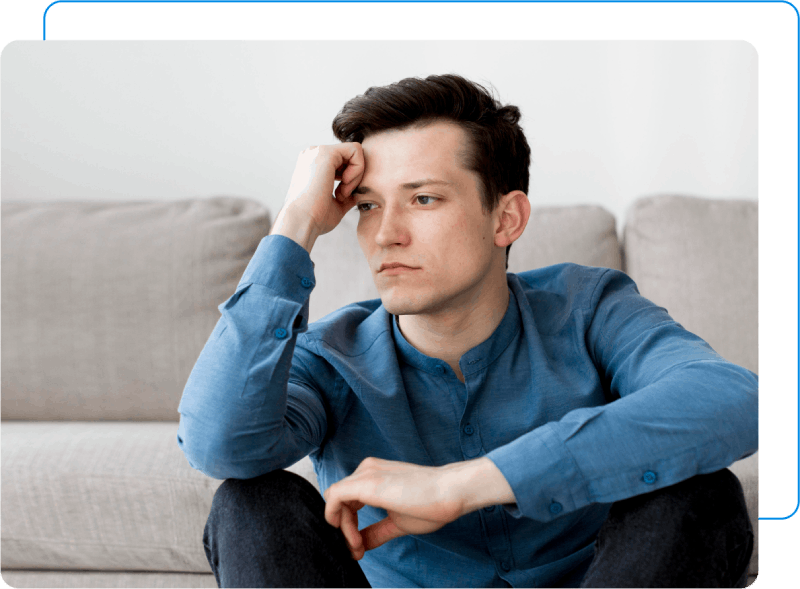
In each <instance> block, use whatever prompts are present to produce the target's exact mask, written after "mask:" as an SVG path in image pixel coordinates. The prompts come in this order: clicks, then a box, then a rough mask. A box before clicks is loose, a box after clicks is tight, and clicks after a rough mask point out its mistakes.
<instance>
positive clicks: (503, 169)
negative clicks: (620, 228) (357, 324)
mask: <svg viewBox="0 0 800 589" xmlns="http://www.w3.org/2000/svg"><path fill="white" fill-rule="evenodd" d="M520 117H521V114H520V111H519V108H517V107H516V106H513V105H510V104H508V105H505V106H503V105H502V104H501V103H500V102H498V101H497V100H495V99H494V98H493V97H492V95H491V94H490V93H489V92H488V91H487V90H486V88H484V87H483V86H481V85H480V84H476V83H474V82H471V81H469V80H467V79H465V78H463V77H461V76H458V75H455V74H446V75H441V76H428V77H427V78H425V79H422V78H405V79H403V80H400V81H399V82H396V83H394V84H389V85H388V86H373V87H371V88H369V89H367V91H366V92H364V94H362V95H359V96H356V97H355V98H352V99H350V100H348V101H347V102H346V103H345V105H344V106H343V107H342V110H341V111H340V112H339V114H337V115H336V117H335V118H334V119H333V125H332V127H333V134H334V135H335V136H336V138H337V139H339V141H343V142H345V141H355V142H358V143H361V142H362V141H364V139H365V138H366V137H368V136H369V135H372V134H374V133H379V132H381V131H388V130H390V129H392V130H398V129H405V128H408V127H412V126H425V125H428V124H430V123H433V122H436V121H442V120H444V121H452V122H454V123H456V124H458V125H459V126H460V127H461V128H462V129H464V131H466V133H467V136H468V137H469V138H470V139H471V143H472V144H471V145H470V146H468V149H466V150H465V157H464V160H463V165H464V167H465V168H466V169H468V170H472V171H473V172H475V173H476V174H478V176H479V178H480V180H481V188H482V190H481V203H482V205H483V210H484V212H486V213H490V212H492V211H493V210H494V209H495V207H496V206H497V204H498V202H499V200H500V197H501V196H502V195H504V194H508V193H509V192H512V191H513V190H521V191H522V192H524V193H525V194H527V193H528V180H529V171H528V169H529V168H530V164H531V150H530V147H529V146H528V142H527V140H526V139H525V134H524V133H523V131H522V127H520V126H519V124H518V122H519V119H520ZM510 249H511V246H510V245H509V246H508V247H507V248H506V268H508V250H510Z"/></svg>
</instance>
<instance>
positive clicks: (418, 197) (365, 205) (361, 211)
mask: <svg viewBox="0 0 800 589" xmlns="http://www.w3.org/2000/svg"><path fill="white" fill-rule="evenodd" d="M415 198H417V199H420V198H429V199H433V200H439V198H438V197H436V196H428V195H427V194H420V195H418V196H416V197H415ZM422 204H423V206H425V205H429V204H431V203H430V202H424V203H422ZM371 205H372V203H371V202H361V203H358V204H357V205H356V209H358V212H360V213H368V212H369V211H371V210H372V209H362V208H361V207H368V206H371Z"/></svg>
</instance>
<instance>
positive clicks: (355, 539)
mask: <svg viewBox="0 0 800 589" xmlns="http://www.w3.org/2000/svg"><path fill="white" fill-rule="evenodd" d="M341 514H342V518H341V521H342V527H341V529H342V533H343V534H344V538H345V540H347V547H348V548H349V549H350V554H351V555H352V556H353V558H354V559H356V560H361V558H362V557H363V556H364V543H363V541H362V539H361V532H359V531H358V512H357V511H356V510H354V509H352V508H351V507H349V506H347V505H344V506H342V510H341Z"/></svg>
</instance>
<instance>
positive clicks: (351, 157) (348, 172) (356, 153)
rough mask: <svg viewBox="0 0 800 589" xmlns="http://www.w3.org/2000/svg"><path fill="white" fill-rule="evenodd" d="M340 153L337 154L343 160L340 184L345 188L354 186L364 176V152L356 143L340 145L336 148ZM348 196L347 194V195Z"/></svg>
mask: <svg viewBox="0 0 800 589" xmlns="http://www.w3.org/2000/svg"><path fill="white" fill-rule="evenodd" d="M338 147H339V148H340V149H341V151H340V152H339V153H340V155H341V157H342V158H343V159H344V162H343V164H344V166H345V167H344V168H343V169H342V168H341V166H340V168H339V169H342V184H344V185H347V186H356V185H358V183H359V182H361V178H362V177H363V176H364V169H365V164H364V151H363V150H362V148H361V144H360V143H357V142H351V143H342V144H340V145H339V146H338ZM348 194H349V193H348Z"/></svg>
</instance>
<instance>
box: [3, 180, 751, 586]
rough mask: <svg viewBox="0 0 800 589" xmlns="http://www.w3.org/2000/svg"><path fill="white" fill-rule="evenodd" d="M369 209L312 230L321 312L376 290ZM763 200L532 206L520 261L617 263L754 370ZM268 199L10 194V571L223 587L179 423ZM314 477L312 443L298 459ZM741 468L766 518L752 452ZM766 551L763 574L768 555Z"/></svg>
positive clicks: (96, 581) (59, 579)
mask: <svg viewBox="0 0 800 589" xmlns="http://www.w3.org/2000/svg"><path fill="white" fill-rule="evenodd" d="M354 214H355V213H351V214H348V216H347V217H346V218H345V221H344V222H343V224H342V225H341V226H340V227H339V228H337V229H336V231H334V232H333V233H331V234H329V235H326V236H323V237H322V238H320V239H319V240H318V241H317V244H316V246H315V248H314V252H313V255H312V258H313V259H314V262H315V264H316V278H317V287H316V289H315V290H314V292H313V294H312V297H311V319H312V320H314V319H318V318H320V317H322V316H323V315H325V314H326V313H328V312H330V311H332V310H334V309H336V308H338V307H339V306H342V305H344V304H346V303H348V302H352V301H354V300H359V299H366V298H375V297H376V296H377V295H376V291H375V290H374V286H373V284H372V280H371V278H370V275H369V272H368V268H367V266H366V264H365V262H364V261H363V259H362V257H361V253H360V250H359V249H358V245H357V241H356V238H355V229H354V227H355V217H354ZM757 225H758V224H757V204H756V203H755V202H748V201H713V200H701V199H694V198H686V197H675V196H665V197H657V198H644V199H641V200H639V201H637V202H636V203H635V205H634V206H633V207H631V209H630V210H629V211H628V214H627V218H626V219H625V230H624V246H621V244H620V243H619V241H618V239H617V233H616V229H615V219H614V218H613V217H612V216H611V215H610V214H609V213H608V212H607V211H605V210H604V209H602V208H600V207H596V206H573V207H563V208H552V207H550V208H535V209H534V211H533V215H532V217H531V220H530V223H529V226H528V228H527V230H526V232H525V234H524V235H523V237H522V238H521V239H520V241H519V242H518V243H517V244H515V246H514V247H513V248H512V251H511V261H510V268H509V270H510V271H512V272H513V271H521V270H526V269H530V268H534V267H538V266H544V265H549V264H553V263H557V262H577V263H581V264H586V265H592V266H606V267H613V268H618V269H623V270H625V271H626V272H628V274H630V275H631V276H632V277H633V278H634V280H636V282H637V283H638V285H639V288H640V291H641V293H642V294H643V295H644V296H646V297H648V298H650V299H651V300H653V301H655V302H656V303H658V304H660V305H662V306H664V307H666V308H667V310H668V311H669V312H670V313H671V314H672V316H673V317H674V318H675V319H677V320H678V321H679V322H681V323H682V324H683V325H684V326H685V327H686V328H687V329H689V330H691V331H694V332H695V333H697V334H699V335H700V336H702V337H703V338H705V339H706V340H707V341H708V342H709V343H710V344H711V345H712V346H713V347H714V348H715V349H716V350H717V351H718V352H719V353H720V354H722V355H723V356H724V357H726V358H727V359H729V360H731V361H733V362H735V363H737V364H741V365H742V366H745V367H746V368H749V369H751V370H753V371H756V372H757V371H758V346H757V325H758V323H757V295H758V285H757V277H758V272H757V269H758V268H757V260H758V238H757ZM269 228H270V214H269V212H268V211H267V210H266V209H264V208H263V207H262V206H261V205H260V204H259V203H257V202H254V201H250V200H241V199H233V198H211V199H196V200H183V201H176V202H124V203H105V202H85V203H49V204H48V203H24V202H16V203H15V202H3V203H2V419H3V422H2V426H1V429H2V459H1V463H2V575H3V578H4V579H5V581H6V582H7V583H8V584H9V585H12V586H15V587H215V586H216V585H215V583H214V578H213V576H212V575H211V574H210V569H209V566H208V563H207V562H206V559H205V555H204V553H203V548H202V544H201V536H202V531H203V526H204V524H205V520H206V517H207V515H208V511H209V508H210V505H211V499H212V496H213V494H214V491H215V490H216V488H217V487H218V485H219V484H220V481H217V480H213V479H210V478H207V477H206V476H204V475H203V474H201V473H199V472H197V471H194V470H192V469H191V468H190V467H189V465H188V463H187V462H186V459H185V458H184V457H183V455H182V454H181V452H180V450H179V449H178V445H177V443H176V439H175V438H176V432H177V419H178V413H177V407H178V402H179V400H180V396H181V393H182V390H183V385H184V383H185V381H186V379H187V377H188V376H189V372H190V371H191V369H192V366H193V365H194V362H195V360H196V359H197V356H198V355H199V353H200V350H201V349H202V347H203V345H204V344H205V341H206V338H207V337H208V336H209V334H210V333H211V331H212V329H213V327H214V325H215V324H216V321H217V319H218V318H219V311H218V309H217V306H218V305H219V304H220V303H222V302H223V301H224V300H226V299H227V298H228V297H229V296H230V294H231V293H232V292H233V291H234V289H235V287H236V284H237V282H238V280H239V278H240V276H241V275H242V273H243V271H244V269H245V267H246V265H247V262H248V261H249V259H250V257H251V256H252V254H253V252H254V251H255V249H256V246H257V245H258V243H259V241H260V239H261V238H262V237H263V236H264V235H266V234H267V233H268V232H269ZM292 470H294V471H295V472H299V473H301V474H303V475H304V476H306V477H307V478H309V480H311V481H312V482H314V483H316V481H315V479H314V474H313V470H312V469H311V468H310V461H309V460H308V459H305V460H303V461H301V462H300V463H298V464H297V465H295V466H294V467H293V469H292ZM734 470H735V471H736V473H737V474H738V475H739V477H740V479H741V480H742V483H743V485H744V488H745V492H746V495H747V500H748V507H749V509H750V512H751V515H752V518H753V524H754V526H755V525H756V524H757V513H756V510H757V505H758V502H757V478H756V476H757V455H756V456H753V457H751V458H749V459H747V460H745V461H742V462H740V463H737V464H736V465H735V467H734ZM756 563H757V545H756V554H754V556H753V560H752V563H751V581H752V579H753V578H754V576H755V573H756V571H757V566H756Z"/></svg>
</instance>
